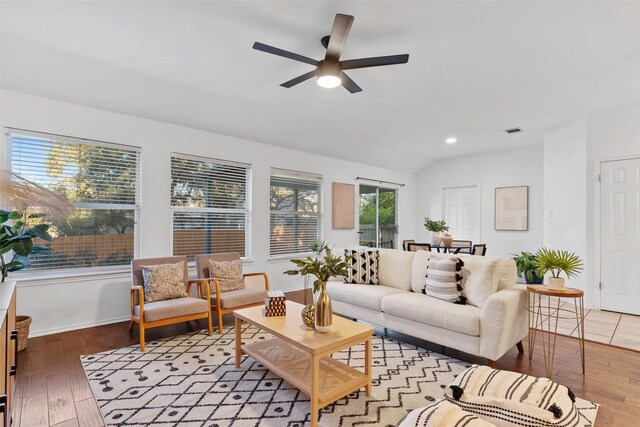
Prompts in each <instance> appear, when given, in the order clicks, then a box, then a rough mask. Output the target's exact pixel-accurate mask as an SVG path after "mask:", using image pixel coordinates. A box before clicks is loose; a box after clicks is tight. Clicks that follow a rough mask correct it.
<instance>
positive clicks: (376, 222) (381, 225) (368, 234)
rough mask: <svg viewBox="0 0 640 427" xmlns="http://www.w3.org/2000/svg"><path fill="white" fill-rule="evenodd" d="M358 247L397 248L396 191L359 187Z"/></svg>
mask: <svg viewBox="0 0 640 427" xmlns="http://www.w3.org/2000/svg"><path fill="white" fill-rule="evenodd" d="M359 218H360V222H359V223H360V228H359V230H358V234H359V235H360V238H359V240H360V245H361V246H368V247H370V248H389V249H395V248H396V247H397V238H396V237H397V234H398V226H397V219H396V218H397V215H396V190H395V189H391V188H382V187H375V186H371V185H362V184H361V185H360V212H359Z"/></svg>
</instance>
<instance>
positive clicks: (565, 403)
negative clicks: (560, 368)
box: [445, 365, 587, 427]
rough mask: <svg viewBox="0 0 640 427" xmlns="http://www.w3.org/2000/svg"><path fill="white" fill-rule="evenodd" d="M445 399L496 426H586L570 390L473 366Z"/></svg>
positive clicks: (458, 377)
mask: <svg viewBox="0 0 640 427" xmlns="http://www.w3.org/2000/svg"><path fill="white" fill-rule="evenodd" d="M445 398H446V399H447V400H448V401H449V402H452V403H455V404H456V405H458V406H460V407H461V408H462V409H464V410H465V411H469V412H472V413H474V414H476V415H478V416H480V417H482V418H484V419H485V420H487V421H490V422H492V423H495V424H496V425H499V426H503V425H513V426H538V427H546V426H553V427H578V426H584V425H587V424H584V421H585V420H584V418H582V417H581V416H580V413H579V412H578V409H577V408H576V405H575V403H574V402H575V396H574V395H573V393H572V392H571V390H569V389H568V388H567V387H565V386H563V385H560V384H557V383H554V382H553V381H551V380H550V379H548V378H536V377H532V376H529V375H525V374H520V373H517V372H509V371H501V370H497V369H491V368H489V367H488V366H479V365H473V366H471V367H470V368H468V369H467V370H466V371H464V372H462V373H461V374H460V375H458V376H457V377H456V379H455V381H454V382H453V383H451V384H450V385H449V387H447V388H446V389H445Z"/></svg>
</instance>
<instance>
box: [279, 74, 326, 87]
mask: <svg viewBox="0 0 640 427" xmlns="http://www.w3.org/2000/svg"><path fill="white" fill-rule="evenodd" d="M317 74H318V70H313V71H309V72H308V73H306V74H303V75H301V76H298V77H296V78H295V79H291V80H289V81H288V82H284V83H282V84H281V85H280V86H282V87H287V88H289V87H291V86H295V85H297V84H298V83H302V82H304V81H305V80H309V79H310V78H312V77H315V76H316V75H317Z"/></svg>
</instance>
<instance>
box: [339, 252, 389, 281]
mask: <svg viewBox="0 0 640 427" xmlns="http://www.w3.org/2000/svg"><path fill="white" fill-rule="evenodd" d="M344 256H345V257H351V258H350V259H349V260H347V276H346V277H345V278H344V283H352V284H361V285H377V284H378V260H379V259H380V253H379V252H378V251H358V250H348V249H346V250H345V251H344Z"/></svg>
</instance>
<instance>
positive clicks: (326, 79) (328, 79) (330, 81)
mask: <svg viewBox="0 0 640 427" xmlns="http://www.w3.org/2000/svg"><path fill="white" fill-rule="evenodd" d="M341 84H342V80H341V79H340V77H338V76H333V75H330V74H327V75H324V76H318V86H322V87H324V88H327V89H331V88H334V87H338V86H340V85H341Z"/></svg>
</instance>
